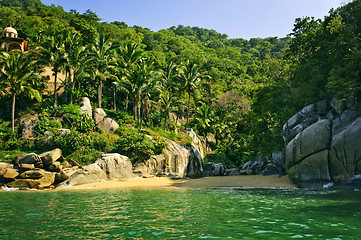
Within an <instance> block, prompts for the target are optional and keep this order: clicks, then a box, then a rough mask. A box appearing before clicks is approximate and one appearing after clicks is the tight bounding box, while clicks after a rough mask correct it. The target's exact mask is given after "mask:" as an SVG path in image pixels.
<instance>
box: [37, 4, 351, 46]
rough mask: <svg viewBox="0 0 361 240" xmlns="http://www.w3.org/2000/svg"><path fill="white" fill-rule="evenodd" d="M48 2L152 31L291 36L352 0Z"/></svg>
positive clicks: (240, 35) (238, 36)
mask: <svg viewBox="0 0 361 240" xmlns="http://www.w3.org/2000/svg"><path fill="white" fill-rule="evenodd" d="M41 1H42V2H43V3H44V4H46V5H51V4H54V5H56V6H58V5H59V6H62V7H63V8H64V10H66V11H69V10H70V9H75V10H77V11H78V12H80V13H83V12H85V11H86V10H88V9H90V10H91V11H93V12H95V13H96V14H97V15H98V16H99V17H100V18H101V19H102V21H105V22H113V21H120V22H122V21H123V22H125V23H126V24H128V25H129V26H134V25H138V26H141V27H143V28H149V29H150V30H152V31H158V30H160V29H167V28H170V27H172V26H178V25H183V26H191V27H195V26H197V27H201V28H207V29H214V30H216V31H217V32H219V33H222V34H227V35H228V36H229V37H230V38H243V39H250V38H266V37H280V38H281V37H286V36H287V34H289V33H291V32H292V29H293V25H294V23H295V19H296V18H299V17H306V16H313V17H315V18H321V19H323V18H324V16H326V15H328V12H329V10H330V9H331V8H338V7H339V6H342V5H343V4H344V3H346V2H348V1H349V0H41Z"/></svg>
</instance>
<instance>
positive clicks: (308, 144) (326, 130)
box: [283, 99, 361, 186]
mask: <svg viewBox="0 0 361 240" xmlns="http://www.w3.org/2000/svg"><path fill="white" fill-rule="evenodd" d="M283 137H284V140H285V142H286V149H285V157H286V170H287V173H288V175H289V177H290V178H291V179H292V180H293V181H294V182H295V183H297V184H298V185H300V186H316V185H322V184H325V183H329V182H333V183H336V184H344V183H348V182H351V181H352V178H353V177H354V176H355V175H357V174H361V147H360V145H359V140H360V139H361V108H360V106H356V105H349V106H348V108H346V105H345V104H342V103H339V102H338V101H337V100H335V99H333V100H332V101H331V103H330V104H329V103H328V102H327V101H322V102H319V103H317V104H316V105H313V104H312V105H309V106H307V107H305V108H304V109H303V110H301V111H300V112H298V113H297V114H295V115H294V116H293V117H292V118H290V119H289V120H288V122H287V123H286V124H285V125H284V127H283Z"/></svg>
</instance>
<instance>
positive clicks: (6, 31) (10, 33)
mask: <svg viewBox="0 0 361 240" xmlns="http://www.w3.org/2000/svg"><path fill="white" fill-rule="evenodd" d="M3 36H4V37H13V38H17V37H18V32H17V31H16V30H15V29H14V28H12V27H7V28H5V29H4V31H3Z"/></svg>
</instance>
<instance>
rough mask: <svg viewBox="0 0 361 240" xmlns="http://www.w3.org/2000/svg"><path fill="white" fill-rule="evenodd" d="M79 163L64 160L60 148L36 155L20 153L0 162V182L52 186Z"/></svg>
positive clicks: (64, 177)
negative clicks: (4, 161)
mask: <svg viewBox="0 0 361 240" xmlns="http://www.w3.org/2000/svg"><path fill="white" fill-rule="evenodd" d="M78 168H79V165H78V164H77V163H76V162H74V161H72V160H70V159H69V160H66V159H64V158H63V156H62V151H61V150H60V149H54V150H52V151H49V152H45V153H42V154H40V155H37V154H35V153H30V154H27V155H25V154H21V155H18V156H16V157H15V159H14V160H13V161H12V162H11V163H0V183H1V184H6V186H7V187H12V188H20V189H28V188H36V189H44V188H53V187H54V186H55V185H57V184H59V183H61V182H63V181H64V180H66V179H67V178H69V173H70V172H73V171H75V170H76V169H78Z"/></svg>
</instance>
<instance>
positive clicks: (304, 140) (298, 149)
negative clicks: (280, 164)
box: [285, 119, 331, 168]
mask: <svg viewBox="0 0 361 240" xmlns="http://www.w3.org/2000/svg"><path fill="white" fill-rule="evenodd" d="M330 140H331V132H330V122H329V121H328V120H327V119H324V120H321V121H319V122H317V123H315V124H313V125H311V126H310V127H308V128H307V129H306V130H304V131H303V132H301V133H299V134H298V135H297V136H296V137H295V138H294V139H292V141H291V142H290V143H289V144H287V146H286V154H285V155H286V167H287V168H290V167H292V166H293V165H295V164H297V163H298V162H300V161H302V160H303V159H304V158H306V157H307V156H310V155H311V154H313V153H316V152H320V151H322V150H325V149H327V148H328V146H329V144H330Z"/></svg>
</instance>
